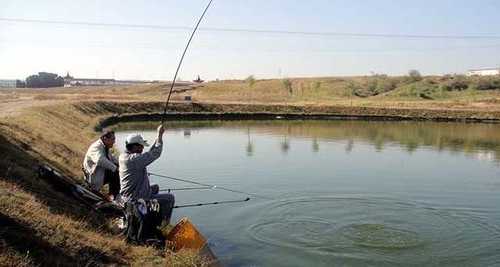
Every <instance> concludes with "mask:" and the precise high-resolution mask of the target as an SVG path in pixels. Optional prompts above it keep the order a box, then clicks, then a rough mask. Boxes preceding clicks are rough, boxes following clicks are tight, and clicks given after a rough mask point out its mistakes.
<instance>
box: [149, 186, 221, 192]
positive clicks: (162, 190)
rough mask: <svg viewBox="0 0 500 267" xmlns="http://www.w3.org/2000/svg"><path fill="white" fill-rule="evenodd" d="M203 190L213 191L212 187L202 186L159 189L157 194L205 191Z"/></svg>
mask: <svg viewBox="0 0 500 267" xmlns="http://www.w3.org/2000/svg"><path fill="white" fill-rule="evenodd" d="M205 189H213V187H210V186H202V187H183V188H169V189H160V190H158V192H170V191H188V190H205Z"/></svg>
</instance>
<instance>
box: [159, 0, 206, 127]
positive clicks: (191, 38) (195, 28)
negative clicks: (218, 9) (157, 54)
mask: <svg viewBox="0 0 500 267" xmlns="http://www.w3.org/2000/svg"><path fill="white" fill-rule="evenodd" d="M212 1H213V0H210V1H209V2H208V4H207V7H205V10H204V11H203V13H202V14H201V16H200V18H199V19H198V22H197V23H196V26H195V27H194V29H193V32H192V33H191V36H190V37H189V40H188V42H187V44H186V47H185V48H184V52H182V56H181V59H180V60H179V64H178V65H177V69H176V71H175V75H174V79H173V80H172V84H171V86H170V91H169V92H168V97H167V102H165V107H164V108H163V115H162V117H161V124H163V123H164V122H165V115H166V114H167V108H168V103H169V102H170V96H171V95H172V91H173V90H174V86H175V80H176V79H177V74H179V70H180V68H181V65H182V61H183V60H184V56H185V55H186V52H187V50H188V48H189V45H190V44H191V41H192V40H193V37H194V34H195V33H196V30H198V26H200V23H201V21H202V20H203V17H205V13H207V10H208V8H209V7H210V5H211V4H212Z"/></svg>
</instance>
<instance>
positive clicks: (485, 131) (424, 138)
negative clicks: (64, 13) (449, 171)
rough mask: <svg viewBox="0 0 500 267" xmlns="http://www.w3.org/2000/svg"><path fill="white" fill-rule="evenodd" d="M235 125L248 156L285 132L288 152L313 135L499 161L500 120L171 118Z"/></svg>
mask: <svg viewBox="0 0 500 267" xmlns="http://www.w3.org/2000/svg"><path fill="white" fill-rule="evenodd" d="M156 123H157V122H150V123H125V124H120V125H118V126H117V127H118V128H119V129H120V130H132V129H141V130H143V129H148V128H151V129H154V126H155V125H156ZM220 127H224V128H226V129H234V130H238V131H241V129H245V131H246V132H247V142H246V143H245V144H243V145H242V147H243V152H244V153H245V154H246V155H247V156H253V155H255V153H256V147H258V143H256V140H254V139H252V135H254V136H257V135H273V136H280V138H279V140H280V141H279V144H278V145H279V146H278V147H279V149H280V150H281V152H282V153H283V154H284V155H286V154H287V153H289V151H290V150H291V148H292V145H293V144H292V143H293V142H292V141H293V139H296V138H297V139H310V140H311V142H312V144H311V146H312V151H313V152H319V151H320V147H321V145H322V143H324V142H331V141H340V142H346V145H345V152H346V153H350V152H352V151H353V149H354V147H355V143H357V142H362V143H368V144H371V145H373V147H374V149H375V151H377V152H382V151H384V150H385V149H387V148H388V147H391V146H394V145H397V146H399V147H402V148H403V149H404V150H405V151H407V152H408V153H409V154H412V153H413V152H415V151H416V150H418V149H423V148H432V149H435V150H437V151H449V152H453V153H466V154H468V155H471V156H473V157H474V158H477V159H481V160H489V161H497V162H498V161H500V125H498V124H465V123H437V122H365V121H236V122H235V121H231V122H225V121H192V122H169V125H168V128H169V129H170V130H171V131H182V132H183V133H184V136H185V138H189V137H191V134H192V130H194V129H197V128H220Z"/></svg>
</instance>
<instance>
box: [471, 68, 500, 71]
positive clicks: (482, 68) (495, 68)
mask: <svg viewBox="0 0 500 267" xmlns="http://www.w3.org/2000/svg"><path fill="white" fill-rule="evenodd" d="M481 70H500V67H494V68H479V69H470V70H469V71H481Z"/></svg>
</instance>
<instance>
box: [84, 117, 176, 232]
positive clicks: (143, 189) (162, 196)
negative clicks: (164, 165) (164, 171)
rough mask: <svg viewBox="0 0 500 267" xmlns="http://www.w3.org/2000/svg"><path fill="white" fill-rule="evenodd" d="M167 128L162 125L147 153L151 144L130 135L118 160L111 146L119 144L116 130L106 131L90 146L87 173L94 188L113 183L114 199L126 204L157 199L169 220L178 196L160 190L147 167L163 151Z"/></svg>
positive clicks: (112, 197)
mask: <svg viewBox="0 0 500 267" xmlns="http://www.w3.org/2000/svg"><path fill="white" fill-rule="evenodd" d="M164 132H165V128H164V127H163V125H160V126H158V129H157V138H156V140H155V141H154V143H153V145H152V146H151V148H150V149H149V150H148V151H146V152H143V150H144V147H148V146H149V144H148V143H147V141H146V140H144V139H143V137H142V136H141V135H139V134H131V135H129V136H127V138H126V141H125V146H126V151H125V152H124V153H122V154H121V155H120V157H119V159H118V160H117V159H116V158H115V157H114V156H113V155H112V154H111V153H110V151H109V150H110V149H111V148H112V147H113V145H114V143H115V136H114V132H111V131H106V132H105V133H103V135H101V137H100V138H99V140H97V141H95V142H94V143H93V144H92V145H91V146H90V147H89V149H88V151H87V153H86V155H85V159H84V163H83V166H84V172H85V174H86V178H87V181H88V182H89V183H90V186H91V188H92V189H94V190H96V191H99V190H100V189H101V188H102V186H103V185H104V184H109V195H110V198H109V199H110V200H115V201H116V202H117V203H119V204H121V205H124V204H125V203H126V202H127V201H131V200H138V199H143V200H151V199H156V200H157V201H158V203H159V204H160V211H161V213H162V214H161V215H162V217H163V219H164V220H165V221H166V222H167V223H168V222H169V221H170V217H171V215H172V209H173V206H174V203H175V199H174V196H173V195H172V194H169V193H159V187H158V185H156V184H153V185H152V184H150V181H149V175H148V171H147V166H148V165H150V164H151V163H153V162H154V161H155V160H157V159H158V158H159V157H160V156H161V153H162V150H163V134H164Z"/></svg>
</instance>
